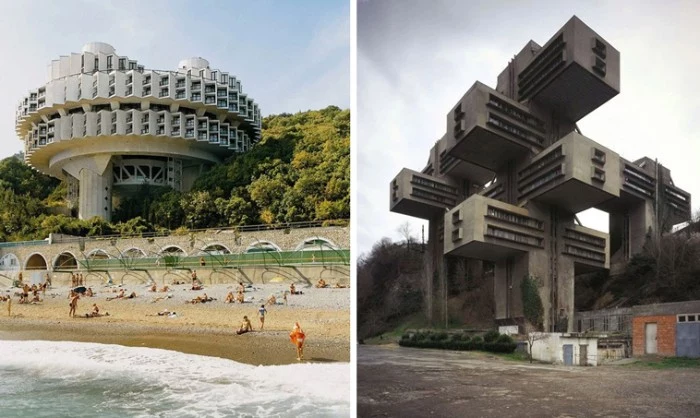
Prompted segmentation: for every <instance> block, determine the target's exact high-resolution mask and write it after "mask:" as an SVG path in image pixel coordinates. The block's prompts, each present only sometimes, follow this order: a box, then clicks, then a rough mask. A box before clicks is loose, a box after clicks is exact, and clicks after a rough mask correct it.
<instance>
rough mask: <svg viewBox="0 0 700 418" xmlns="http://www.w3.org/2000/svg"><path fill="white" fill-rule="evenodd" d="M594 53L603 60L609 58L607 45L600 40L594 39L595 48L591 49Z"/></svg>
mask: <svg viewBox="0 0 700 418" xmlns="http://www.w3.org/2000/svg"><path fill="white" fill-rule="evenodd" d="M591 49H592V50H593V52H594V53H595V54H596V55H597V56H599V57H600V58H602V59H605V58H606V56H607V51H606V47H605V44H604V43H603V41H601V40H600V39H598V38H593V47H592V48H591Z"/></svg>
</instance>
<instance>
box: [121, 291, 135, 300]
mask: <svg viewBox="0 0 700 418" xmlns="http://www.w3.org/2000/svg"><path fill="white" fill-rule="evenodd" d="M135 297H136V292H131V293H130V294H129V296H126V297H125V298H124V299H133V298H135Z"/></svg>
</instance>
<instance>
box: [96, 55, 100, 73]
mask: <svg viewBox="0 0 700 418" xmlns="http://www.w3.org/2000/svg"><path fill="white" fill-rule="evenodd" d="M99 68H100V59H99V58H97V57H95V71H97V70H98V69H99Z"/></svg>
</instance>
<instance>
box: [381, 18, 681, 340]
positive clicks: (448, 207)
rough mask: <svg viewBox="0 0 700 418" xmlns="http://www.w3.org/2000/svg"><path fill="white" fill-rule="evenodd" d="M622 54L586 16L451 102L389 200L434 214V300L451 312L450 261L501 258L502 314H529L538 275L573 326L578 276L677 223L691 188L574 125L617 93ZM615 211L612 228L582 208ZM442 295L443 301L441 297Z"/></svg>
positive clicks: (620, 260)
mask: <svg viewBox="0 0 700 418" xmlns="http://www.w3.org/2000/svg"><path fill="white" fill-rule="evenodd" d="M619 64H620V53H619V52H618V51H617V50H616V49H615V48H614V47H613V46H612V45H611V44H610V43H608V42H607V41H606V40H605V39H604V38H603V37H601V36H600V35H599V34H597V33H596V32H594V31H593V30H592V29H591V28H590V27H588V26H587V25H586V24H585V23H583V22H582V21H581V20H580V19H578V18H577V17H576V16H574V17H573V18H571V19H570V20H569V21H568V22H567V23H566V24H565V25H564V26H563V27H562V28H561V29H560V30H559V31H557V32H556V34H555V35H554V36H553V37H552V38H551V39H550V40H549V41H547V42H546V43H545V44H544V46H539V45H538V44H537V43H536V42H534V41H530V42H528V43H527V44H526V45H525V47H524V48H523V49H522V50H521V51H520V52H519V53H518V54H517V55H516V56H515V57H514V58H513V60H511V62H509V63H508V65H507V67H506V68H505V69H504V70H503V72H501V74H500V75H499V76H498V84H497V86H496V88H491V87H489V86H486V85H485V84H483V83H480V82H478V81H477V82H476V83H475V84H474V85H473V86H472V87H471V88H470V89H469V90H468V91H467V92H466V93H464V94H463V95H462V97H461V98H460V99H459V100H458V102H457V103H456V104H455V105H454V106H453V107H452V108H451V109H450V110H449V112H448V114H447V118H446V126H445V128H446V133H445V135H444V136H443V137H442V138H440V139H439V140H438V141H437V143H435V145H434V146H433V147H432V149H431V150H430V154H429V160H428V164H427V165H426V166H425V168H424V169H423V170H422V171H421V172H417V171H413V170H408V169H404V170H402V171H401V172H400V173H399V175H397V177H396V178H395V179H394V180H392V182H391V183H390V210H392V211H394V212H397V213H402V214H406V215H409V216H416V217H420V218H422V219H427V220H428V221H429V223H430V226H429V243H428V247H429V248H428V251H427V254H426V290H427V294H428V295H429V296H428V297H427V300H426V306H427V313H428V317H429V318H431V319H432V318H434V317H438V316H440V317H443V316H444V315H445V312H444V310H445V309H446V307H444V306H443V307H442V308H440V304H439V303H437V302H436V301H439V300H442V299H444V296H442V295H444V294H445V291H444V288H443V287H444V286H446V283H447V280H446V278H445V274H447V273H446V271H447V270H448V269H447V268H446V267H445V266H447V265H449V264H450V262H451V261H450V260H454V259H455V258H462V259H464V258H466V259H469V260H485V261H488V262H489V263H491V264H492V265H493V269H494V271H495V275H494V283H495V288H494V295H495V300H494V303H495V312H494V319H495V320H496V322H497V323H498V325H514V324H519V325H522V324H523V322H524V317H523V307H522V301H521V295H520V283H521V282H522V280H523V279H524V278H525V277H530V278H533V279H535V281H536V283H538V286H539V294H540V298H541V300H542V303H543V306H544V309H545V314H544V318H542V324H541V325H542V327H543V329H544V330H547V331H559V332H571V331H573V329H574V312H575V307H574V280H575V277H576V275H578V274H582V273H589V272H592V271H596V270H606V269H611V267H615V266H617V267H618V268H619V267H620V266H624V265H625V264H626V263H627V261H628V260H629V258H630V257H631V256H632V255H633V254H635V253H637V252H639V251H641V250H642V248H643V247H644V244H645V243H646V242H647V241H648V240H649V239H653V238H654V237H655V236H657V235H658V234H660V233H662V232H663V231H667V230H668V229H670V226H671V224H672V223H674V222H676V221H679V220H686V219H689V218H690V195H689V194H688V193H687V192H685V191H683V190H681V189H679V188H678V187H677V186H675V185H674V184H673V181H672V179H671V174H670V170H668V169H667V168H665V167H663V166H662V165H660V164H658V163H657V162H656V161H655V160H652V159H650V158H647V157H645V158H642V159H639V160H636V161H629V160H626V159H624V158H622V157H621V156H620V155H618V154H617V153H615V152H614V151H613V150H612V149H610V148H608V147H605V146H603V145H601V144H599V143H598V142H596V141H594V140H593V139H591V138H587V137H585V136H584V135H583V134H582V133H581V132H579V131H578V129H577V126H576V123H577V121H578V120H579V119H580V118H582V117H583V116H585V115H587V114H589V113H591V112H593V111H594V110H596V109H597V108H598V107H599V106H601V105H602V104H604V103H605V102H606V101H608V100H609V99H611V98H612V97H614V96H615V95H617V94H618V93H619V88H620V72H619ZM593 207H595V208H598V209H601V210H604V211H606V212H608V213H609V214H610V234H605V233H603V232H600V231H595V230H593V229H590V228H585V227H583V226H581V225H578V223H577V221H576V217H575V215H576V213H578V212H580V211H583V210H586V209H589V208H593ZM442 305H444V303H442Z"/></svg>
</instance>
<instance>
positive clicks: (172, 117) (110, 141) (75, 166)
mask: <svg viewBox="0 0 700 418" xmlns="http://www.w3.org/2000/svg"><path fill="white" fill-rule="evenodd" d="M47 75H48V81H47V82H46V84H44V85H42V86H40V87H39V88H37V89H36V90H32V91H30V92H29V94H28V95H27V96H26V97H24V98H23V99H22V100H21V101H20V103H19V105H18V107H17V115H16V132H17V135H18V136H19V138H20V139H21V140H22V141H24V143H25V148H24V151H25V161H26V162H27V164H29V165H30V166H32V167H34V168H35V169H37V170H39V171H41V172H43V173H45V174H48V175H51V176H53V177H57V178H60V179H65V180H67V182H68V184H69V188H68V189H69V191H68V199H69V201H70V202H72V203H73V204H74V205H75V203H77V207H78V215H79V217H80V218H81V219H87V218H90V217H93V216H100V217H102V218H105V219H106V220H110V218H111V211H112V198H113V197H114V196H124V195H128V194H129V193H133V192H134V191H135V190H136V189H137V188H138V186H139V185H142V184H144V183H146V184H150V185H154V186H170V187H172V188H174V189H176V190H180V191H187V190H189V189H190V188H191V187H192V184H193V183H194V180H195V179H196V178H197V177H198V176H199V175H200V174H201V173H202V172H204V171H206V170H207V169H208V168H209V167H210V166H212V165H214V164H218V163H221V162H222V161H223V159H225V158H226V157H227V156H229V155H231V154H232V153H235V152H245V151H247V150H248V149H249V148H250V147H251V146H252V145H253V144H255V143H256V142H258V141H259V140H260V130H261V127H262V123H261V117H260V109H259V108H258V105H257V104H256V103H255V102H254V101H253V99H252V98H250V97H248V96H247V95H246V94H245V93H243V91H242V89H241V81H240V80H238V79H237V78H236V77H234V76H232V75H229V74H228V73H226V72H222V71H219V70H212V69H210V68H209V62H208V61H207V60H205V59H203V58H190V59H185V60H182V61H180V63H179V64H178V67H177V70H163V71H161V70H148V69H146V68H144V66H143V65H140V64H138V62H137V61H136V60H133V59H129V58H128V57H126V56H119V55H117V54H116V51H115V49H114V48H113V47H112V46H111V45H108V44H105V43H101V42H91V43H88V44H86V45H85V46H84V47H83V48H82V51H81V52H80V53H72V54H71V55H70V56H62V57H60V58H59V59H56V60H53V61H52V62H51V64H50V65H49V66H48V74H47Z"/></svg>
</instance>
